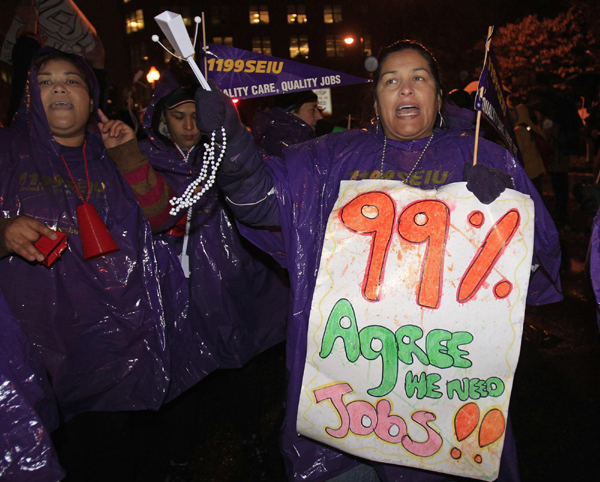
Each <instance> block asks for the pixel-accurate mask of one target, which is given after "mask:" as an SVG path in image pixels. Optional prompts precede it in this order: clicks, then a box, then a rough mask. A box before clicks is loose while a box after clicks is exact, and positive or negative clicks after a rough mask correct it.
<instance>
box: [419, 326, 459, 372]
mask: <svg viewBox="0 0 600 482" xmlns="http://www.w3.org/2000/svg"><path fill="white" fill-rule="evenodd" d="M451 338H452V333H450V332H449V331H446V330H431V331H430V332H429V333H427V337H426V338H425V349H426V351H427V356H428V357H429V362H430V363H431V364H432V365H433V366H435V367H438V368H449V367H451V366H452V363H454V360H453V359H452V357H451V356H450V355H448V348H447V347H446V346H445V345H442V342H443V341H448V340H450V339H451Z"/></svg>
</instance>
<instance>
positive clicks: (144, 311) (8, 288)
mask: <svg viewBox="0 0 600 482" xmlns="http://www.w3.org/2000/svg"><path fill="white" fill-rule="evenodd" d="M72 60H73V62H74V63H75V64H77V65H78V66H79V67H80V68H81V69H82V70H83V71H85V72H87V73H88V75H87V76H88V78H89V80H90V97H91V98H92V99H94V106H96V105H97V100H98V88H97V83H96V81H95V78H94V76H93V74H92V73H91V72H90V70H89V68H88V67H87V65H86V64H85V62H84V61H83V60H82V59H80V58H78V57H76V56H73V57H72ZM90 117H91V118H92V119H93V118H94V117H95V118H97V113H96V110H95V108H94V111H93V113H92V115H91V116H90ZM13 126H14V127H12V128H11V129H7V130H2V131H0V170H1V171H2V173H3V175H2V176H1V177H0V213H1V215H2V216H3V217H5V218H11V217H16V216H19V215H25V216H30V217H32V218H34V219H37V220H39V221H41V222H43V223H45V224H46V225H48V226H49V227H50V228H51V229H55V230H58V231H62V232H64V233H66V234H67V241H68V247H67V250H66V251H65V252H63V253H62V256H61V258H60V259H59V260H58V261H57V262H56V263H55V264H54V265H52V266H51V267H50V268H47V267H45V266H44V265H42V264H39V263H29V262H27V261H25V260H24V259H23V258H21V257H19V256H17V255H12V256H8V257H5V258H3V259H2V260H0V289H1V290H2V292H3V293H4V296H5V298H6V300H7V303H8V305H9V307H10V309H11V311H12V312H13V314H14V315H15V317H16V318H17V319H18V320H19V322H20V324H21V326H22V327H23V329H24V331H25V332H26V334H27V336H28V337H29V339H30V340H31V342H32V343H33V344H34V345H35V346H36V347H37V348H38V350H39V352H40V354H41V356H42V359H43V361H44V364H45V367H46V370H47V372H48V374H49V377H50V380H51V383H52V389H53V391H54V393H55V395H56V399H57V401H58V406H59V409H60V413H61V416H62V417H63V419H68V418H70V417H72V416H73V415H75V414H77V413H80V412H84V411H89V410H106V411H118V410H140V409H157V408H158V407H159V406H160V405H161V403H162V402H163V400H164V398H165V394H166V391H167V388H168V385H169V376H170V374H169V369H170V361H169V353H168V351H167V350H166V345H165V318H164V312H163V305H162V300H161V292H160V287H159V285H158V281H157V266H156V260H155V256H154V250H153V246H152V236H151V232H150V226H149V224H148V222H147V220H146V219H145V217H144V214H143V213H142V210H141V209H140V207H139V205H138V203H137V201H136V199H135V197H134V195H133V193H132V191H131V189H130V187H129V185H128V184H127V182H126V181H125V179H124V178H123V176H122V175H121V174H120V173H119V171H118V170H117V168H116V166H115V164H114V162H113V161H112V160H111V159H110V158H109V157H108V155H107V153H106V150H105V148H104V145H103V142H102V139H101V136H100V134H99V132H98V131H97V129H96V128H94V126H95V124H94V125H93V123H90V124H89V125H88V130H87V133H86V140H87V147H86V152H85V153H86V156H87V163H88V169H89V181H90V189H91V193H90V200H89V202H90V203H91V204H92V205H93V206H94V207H95V208H96V210H97V212H98V214H99V216H100V218H101V219H102V221H103V222H104V224H105V225H106V227H107V228H108V230H109V232H110V234H111V235H112V237H113V239H114V240H115V242H116V243H117V245H118V247H119V251H117V252H116V253H113V254H111V255H109V256H105V257H102V258H98V259H93V260H89V261H84V260H83V255H82V246H81V238H80V236H79V227H78V223H77V215H76V208H77V206H79V205H80V204H81V201H80V199H79V197H78V195H77V192H76V190H75V189H74V187H73V185H72V182H71V180H70V176H69V174H68V172H67V170H66V168H65V166H64V164H63V161H62V159H61V154H62V155H63V156H64V158H65V162H67V164H68V165H69V166H70V170H71V172H72V175H73V177H74V179H75V180H76V181H77V182H78V185H79V187H80V191H82V195H83V196H86V195H87V183H86V182H85V180H86V172H85V167H84V162H83V160H84V159H83V155H82V152H81V151H79V150H73V149H68V150H65V149H62V148H61V145H60V144H59V143H58V142H57V141H56V140H55V139H54V138H53V136H52V132H51V131H50V127H49V125H48V122H47V120H46V114H45V112H44V107H43V105H42V102H41V98H40V89H39V87H38V81H37V75H36V73H35V71H34V70H33V69H32V71H31V72H30V74H29V79H28V82H27V87H26V91H25V94H24V96H23V101H22V104H21V106H20V108H19V111H18V113H17V115H16V117H15V119H14V123H13ZM80 181H81V182H80Z"/></svg>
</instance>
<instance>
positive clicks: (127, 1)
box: [123, 0, 131, 3]
mask: <svg viewBox="0 0 600 482" xmlns="http://www.w3.org/2000/svg"><path fill="white" fill-rule="evenodd" d="M129 2H131V0H123V3H129Z"/></svg>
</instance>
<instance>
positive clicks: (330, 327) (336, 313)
mask: <svg viewBox="0 0 600 482" xmlns="http://www.w3.org/2000/svg"><path fill="white" fill-rule="evenodd" d="M344 319H347V320H349V321H350V326H348V327H343V326H342V320H344ZM338 337H339V338H341V339H342V343H344V350H345V351H346V358H347V359H348V361H351V362H355V361H356V360H358V357H359V356H360V344H359V340H358V327H357V326H356V315H355V314H354V308H353V307H352V304H350V302H349V301H348V300H347V299H345V298H342V299H341V300H339V301H338V302H337V303H336V304H335V306H334V307H333V309H332V310H331V313H330V314H329V318H328V320H327V326H325V333H324V334H323V341H322V343H321V353H319V356H320V357H321V358H327V357H328V356H329V355H330V354H331V351H332V350H333V345H334V343H335V340H337V338H338Z"/></svg>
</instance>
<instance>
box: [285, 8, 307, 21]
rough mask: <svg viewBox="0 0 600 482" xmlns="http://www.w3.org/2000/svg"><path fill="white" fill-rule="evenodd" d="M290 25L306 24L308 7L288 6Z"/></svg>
mask: <svg viewBox="0 0 600 482" xmlns="http://www.w3.org/2000/svg"><path fill="white" fill-rule="evenodd" d="M287 22H288V23H306V7H305V6H304V5H288V14H287Z"/></svg>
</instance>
